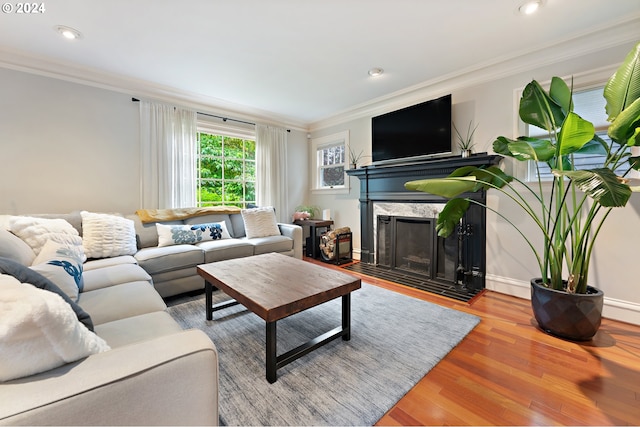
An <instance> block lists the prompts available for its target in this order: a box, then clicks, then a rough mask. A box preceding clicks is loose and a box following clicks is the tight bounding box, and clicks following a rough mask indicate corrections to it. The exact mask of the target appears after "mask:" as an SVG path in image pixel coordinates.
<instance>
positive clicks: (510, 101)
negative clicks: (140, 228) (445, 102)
mask: <svg viewBox="0 0 640 427" xmlns="http://www.w3.org/2000/svg"><path fill="white" fill-rule="evenodd" d="M631 47H632V44H623V45H620V46H617V47H612V48H610V49H608V50H606V51H602V52H598V53H596V54H590V55H587V56H582V57H577V58H572V59H571V60H566V61H557V62H555V63H553V64H548V65H545V66H540V67H535V66H534V67H530V69H526V70H519V71H518V72H515V73H512V74H511V75H507V76H502V74H501V73H499V72H496V75H499V76H502V77H500V78H499V79H495V80H491V81H486V82H483V83H474V84H467V85H465V84H464V82H463V81H462V82H461V81H458V82H455V83H453V84H452V83H447V82H443V83H441V84H439V85H437V86H436V85H434V86H433V87H430V88H426V89H422V92H423V94H422V95H423V97H422V99H421V100H422V101H424V100H428V99H432V98H435V97H437V96H440V95H443V94H445V91H450V93H452V95H453V112H452V113H453V120H454V121H455V122H456V123H457V125H458V127H459V128H460V127H464V128H465V129H466V125H467V124H468V122H469V120H473V122H474V124H475V123H478V124H479V127H478V129H477V131H476V134H475V137H474V141H475V142H476V147H475V151H478V152H481V151H488V152H491V146H492V143H493V140H494V139H495V137H497V136H499V135H504V136H508V137H516V136H518V135H517V103H518V99H517V91H518V90H521V89H522V88H523V87H524V86H525V85H526V84H527V83H528V82H529V81H531V80H532V79H534V78H535V79H536V80H538V81H540V82H544V81H545V80H549V79H550V78H551V77H552V76H554V75H558V76H562V77H566V76H571V75H580V74H582V73H587V72H590V71H592V70H598V69H601V68H602V67H610V66H615V65H617V64H619V63H620V62H621V61H622V60H623V59H624V57H625V55H626V54H627V53H628V52H629V50H630V49H631ZM608 75H610V73H609V74H607V77H608ZM605 81H606V78H605V79H604V80H603V81H601V82H600V83H604V82H605ZM419 101H420V100H416V98H415V95H414V96H413V97H412V98H411V102H412V103H417V102H419ZM397 105H398V104H397V101H396V102H395V104H394V107H397ZM407 105H410V104H407ZM376 114H380V112H376ZM376 114H372V115H376ZM370 120H371V116H368V117H362V118H357V119H352V120H349V121H346V122H345V123H342V124H337V125H336V124H333V125H329V126H327V127H322V125H321V124H320V125H319V126H317V130H314V131H313V132H312V136H313V137H314V138H315V137H318V136H323V135H326V134H331V133H336V132H340V131H344V130H350V131H351V141H350V142H351V145H352V146H353V147H354V148H355V150H356V151H359V150H361V149H364V150H365V152H366V153H367V154H370V153H371V135H370ZM335 122H337V120H336V119H332V123H335ZM461 124H462V125H463V126H461ZM506 167H511V166H510V165H509V164H507V165H506ZM351 180H352V181H351V192H350V193H349V195H348V196H345V197H331V196H330V195H326V196H325V195H317V194H314V195H313V196H312V197H311V203H313V204H317V205H320V206H321V207H322V208H330V209H331V210H332V213H334V215H335V217H336V225H338V226H342V225H349V226H350V227H351V228H352V229H354V230H358V231H359V229H360V225H359V223H360V221H359V202H358V197H359V191H358V184H359V183H358V182H357V181H358V180H357V179H356V178H351ZM488 203H489V205H490V206H491V207H493V208H495V209H498V210H499V211H500V212H501V213H504V214H505V215H506V216H507V217H509V218H512V219H515V221H516V222H517V223H518V225H519V226H521V227H523V229H524V231H525V233H526V234H527V235H531V236H537V234H536V231H535V229H534V228H533V225H531V224H527V223H526V220H525V219H524V218H523V216H522V214H521V213H520V212H519V211H518V208H516V207H514V206H513V204H512V203H511V202H510V201H509V200H506V199H505V198H504V197H500V196H499V195H498V194H497V193H494V192H490V193H489V198H488ZM639 214H640V195H639V194H634V195H633V196H632V199H631V202H630V203H629V205H628V206H627V207H626V208H625V209H621V210H617V211H616V212H614V213H612V215H610V218H609V219H608V220H607V221H608V222H607V223H606V226H605V227H604V229H603V230H602V232H601V236H600V237H599V239H600V240H599V242H598V243H599V246H598V248H597V249H596V250H595V251H594V254H593V259H592V273H591V277H590V280H589V282H590V284H592V285H593V286H596V287H599V288H601V289H602V290H603V291H604V292H605V299H606V304H605V305H606V307H605V313H604V314H605V316H607V317H610V318H617V319H622V320H625V321H629V322H632V323H637V324H640V292H638V289H637V275H636V274H635V269H634V268H633V263H634V262H635V261H636V258H637V256H636V251H637V241H638V239H639V238H640V229H639V228H638V227H637V225H638V224H640V221H639V219H640V215H639ZM359 245H360V240H359V238H357V239H354V247H355V248H356V250H359ZM538 276H540V273H539V270H538V269H537V264H536V262H535V258H534V257H533V255H532V254H531V251H530V249H529V248H528V246H527V245H526V244H525V243H524V241H523V240H522V239H521V238H520V237H519V236H518V234H517V233H516V232H515V231H514V230H513V229H512V228H511V226H510V225H509V224H508V223H506V222H505V221H504V220H502V219H500V218H499V217H498V216H497V215H495V214H492V213H491V212H489V213H488V218H487V288H489V289H494V290H498V291H500V292H504V293H509V294H513V295H518V296H521V297H525V298H528V297H529V292H530V290H529V279H530V278H531V277H538Z"/></svg>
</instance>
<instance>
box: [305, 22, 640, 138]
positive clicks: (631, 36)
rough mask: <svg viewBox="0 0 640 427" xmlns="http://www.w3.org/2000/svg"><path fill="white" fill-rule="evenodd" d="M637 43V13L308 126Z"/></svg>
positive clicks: (639, 29) (311, 128) (333, 122)
mask: <svg viewBox="0 0 640 427" xmlns="http://www.w3.org/2000/svg"><path fill="white" fill-rule="evenodd" d="M638 40H640V13H638V14H636V15H634V16H632V17H630V18H626V19H623V20H619V21H617V22H614V23H612V24H611V23H610V24H609V25H606V26H602V27H595V28H590V29H589V30H587V31H584V32H582V33H581V34H578V35H575V36H573V37H570V38H566V39H562V40H558V41H556V42H554V43H553V44H549V45H546V46H536V47H535V48H531V49H523V51H522V52H521V53H520V54H519V55H517V56H503V57H500V58H495V59H493V60H491V61H486V62H484V63H479V64H476V65H474V66H473V67H469V68H466V69H462V70H459V71H456V72H455V73H450V74H446V75H443V76H439V77H438V78H435V79H431V80H427V81H425V82H422V83H420V84H417V85H414V86H411V87H408V88H405V89H402V90H400V91H397V92H394V93H391V94H388V95H385V96H382V97H379V98H376V99H374V100H371V101H368V102H365V103H362V104H359V105H356V106H354V107H351V108H348V109H346V110H343V111H340V112H338V113H336V114H333V115H331V116H329V117H327V118H324V119H321V120H318V121H315V122H313V123H310V124H309V131H310V132H314V131H318V130H321V129H325V128H329V127H332V126H336V125H340V124H343V123H346V122H350V121H353V120H357V119H360V118H363V117H372V116H376V115H379V114H383V113H386V112H389V111H394V110H397V109H399V108H403V107H406V106H409V105H413V104H416V103H419V102H422V101H424V100H427V99H431V98H437V97H439V96H442V95H446V94H449V93H453V92H455V91H456V90H461V89H465V88H468V87H472V86H475V85H479V84H483V83H487V82H491V81H495V80H498V79H501V78H505V77H508V76H512V75H516V74H519V73H522V72H526V71H528V70H531V69H534V68H541V67H544V66H548V65H552V64H555V63H558V62H561V61H566V60H571V59H575V58H578V57H582V56H585V55H589V54H596V53H598V52H601V51H604V50H606V49H610V48H613V47H616V46H621V45H624V44H627V43H633V42H637V41H638Z"/></svg>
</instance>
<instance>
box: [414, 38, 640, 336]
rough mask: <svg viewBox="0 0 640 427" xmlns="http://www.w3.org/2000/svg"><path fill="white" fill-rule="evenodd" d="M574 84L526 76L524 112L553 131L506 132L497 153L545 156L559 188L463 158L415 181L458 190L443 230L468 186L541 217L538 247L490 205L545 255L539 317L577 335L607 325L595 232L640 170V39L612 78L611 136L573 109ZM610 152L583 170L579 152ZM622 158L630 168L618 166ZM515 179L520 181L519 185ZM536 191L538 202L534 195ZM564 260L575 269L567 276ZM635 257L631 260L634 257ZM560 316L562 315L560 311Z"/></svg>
mask: <svg viewBox="0 0 640 427" xmlns="http://www.w3.org/2000/svg"><path fill="white" fill-rule="evenodd" d="M572 95H573V93H572V89H570V88H569V86H567V84H566V82H564V81H563V80H562V79H560V78H558V77H554V78H553V79H552V81H551V87H550V89H549V91H545V90H544V89H543V88H542V86H541V85H540V84H539V83H538V82H537V81H535V80H533V81H532V82H531V83H529V84H528V85H527V87H526V88H525V89H524V92H523V94H522V99H521V100H520V118H521V119H522V120H523V121H524V122H525V123H528V124H531V125H534V126H537V127H539V128H541V129H545V130H546V131H547V132H548V139H535V138H530V137H520V138H518V139H517V140H511V139H509V138H506V137H503V136H501V137H498V138H497V139H496V141H495V142H494V143H493V149H494V151H495V152H496V153H498V154H502V155H505V156H509V157H513V158H514V159H516V160H520V161H530V160H533V161H535V162H536V165H538V162H546V163H547V164H548V165H549V166H550V168H551V170H552V172H553V182H552V186H551V189H550V192H551V194H545V192H544V191H543V189H544V188H548V186H543V184H542V180H541V179H540V173H539V171H538V174H537V175H538V181H537V182H536V184H535V185H534V186H529V185H527V183H525V182H522V181H520V180H518V179H517V178H515V177H513V176H509V175H507V174H505V173H504V172H503V171H502V170H500V169H499V168H498V167H497V166H491V167H488V168H478V167H466V168H464V167H463V168H459V169H457V170H455V171H454V172H453V173H451V174H450V175H449V177H446V178H440V179H429V180H420V181H411V182H407V183H406V184H405V187H406V188H407V189H410V190H418V191H425V192H428V193H431V194H437V195H441V196H443V197H447V198H451V200H449V201H448V202H447V204H446V206H445V208H444V209H443V211H442V213H441V214H440V215H439V217H438V221H437V230H438V233H439V235H441V236H447V235H449V234H451V233H452V232H453V231H454V229H455V228H456V227H457V225H458V222H459V221H460V219H461V218H462V216H463V215H464V213H465V212H466V211H467V209H468V208H469V207H470V203H471V202H473V203H475V204H479V203H478V202H477V201H470V200H469V198H458V196H460V195H462V194H463V193H466V192H476V191H481V190H489V189H496V190H498V191H500V192H502V193H503V194H505V195H506V196H507V197H509V198H510V199H512V200H513V201H515V202H516V203H517V205H518V206H520V207H521V208H522V210H523V211H524V214H526V216H528V217H530V218H531V219H532V220H533V221H534V222H535V224H536V225H537V226H538V228H539V230H540V232H541V234H542V236H541V237H542V239H541V240H543V242H544V243H543V245H542V246H541V247H536V246H534V244H533V243H532V241H531V240H530V238H529V237H528V236H527V235H525V234H524V232H523V231H521V230H520V229H519V228H518V227H517V226H516V224H515V223H514V222H512V221H510V220H509V219H508V218H506V217H505V216H504V215H503V214H502V213H501V212H499V211H497V210H493V209H492V208H490V207H487V206H486V204H481V205H482V206H485V207H486V208H487V209H492V210H493V211H494V212H495V213H496V214H497V215H499V216H500V217H502V218H503V219H504V220H506V221H507V222H509V223H510V224H511V225H513V227H514V228H515V229H516V231H518V232H519V233H520V235H521V236H522V237H523V238H524V240H525V241H526V243H527V244H528V245H529V247H530V248H531V250H532V252H533V254H534V255H535V258H536V260H537V262H538V265H539V268H540V273H541V278H534V279H532V280H531V304H532V308H533V312H534V315H535V318H536V320H537V322H538V324H539V325H540V327H541V328H542V329H543V330H544V331H546V332H548V333H550V334H553V335H556V336H560V337H563V338H568V339H572V340H589V339H591V338H592V337H593V336H594V335H595V334H596V332H597V330H598V328H599V327H600V322H601V316H602V307H603V299H604V297H603V294H602V292H601V291H600V290H598V289H596V288H593V287H591V286H588V285H587V282H588V275H589V261H590V259H591V251H592V250H593V246H594V243H595V241H596V237H597V236H598V234H599V232H600V230H601V228H602V225H603V223H604V220H605V219H606V218H607V217H608V215H609V213H610V212H611V209H612V208H614V207H623V206H625V205H626V204H627V202H628V200H629V198H630V197H631V193H632V191H640V187H631V186H630V185H629V184H628V182H629V180H628V179H627V178H625V177H626V176H627V175H628V174H629V173H630V172H631V171H632V170H633V169H635V170H640V157H638V156H636V157H634V156H632V155H631V153H630V152H629V151H628V150H627V149H626V148H629V147H634V146H635V147H638V146H640V43H638V44H636V46H635V47H634V48H633V50H632V51H631V52H630V53H629V54H628V55H627V57H626V58H625V60H624V62H623V63H622V65H620V67H619V68H618V70H617V71H616V72H615V74H614V75H613V76H612V77H611V78H610V79H609V81H608V82H607V84H606V86H605V88H604V97H605V99H606V102H607V103H606V107H605V109H606V112H607V114H608V120H609V122H610V125H609V128H608V131H607V134H608V136H609V138H610V139H611V142H607V141H605V140H603V139H602V138H600V137H599V136H598V135H596V134H595V128H594V125H593V124H592V123H591V122H588V121H587V120H584V119H583V118H581V117H580V116H579V115H578V114H576V113H575V112H573V100H572ZM577 153H590V154H591V153H598V154H603V155H604V156H603V157H604V159H605V160H604V161H603V163H602V164H601V165H600V166H599V167H597V168H594V169H588V170H577V169H576V168H575V166H574V163H573V155H574V154H577ZM621 167H622V168H624V172H623V173H622V176H618V175H617V174H616V172H615V171H616V170H617V169H619V168H621ZM514 181H516V182H517V183H518V185H517V186H516V185H514V184H513V182H514ZM531 195H533V196H534V197H535V200H537V201H538V206H537V207H536V206H533V205H532V204H530V202H529V201H527V198H531V197H530V196H531ZM563 267H564V268H566V269H567V270H568V276H567V278H566V279H563V276H562V275H563ZM629 267H630V266H629ZM558 316H561V317H558Z"/></svg>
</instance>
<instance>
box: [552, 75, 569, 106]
mask: <svg viewBox="0 0 640 427" xmlns="http://www.w3.org/2000/svg"><path fill="white" fill-rule="evenodd" d="M549 96H550V97H551V98H552V99H553V100H554V101H555V102H556V104H558V105H559V106H560V107H561V108H562V110H563V111H564V113H565V114H569V112H570V111H573V105H572V104H573V100H572V96H571V89H569V86H567V83H566V82H565V81H564V80H562V79H561V78H560V77H553V78H552V79H551V87H550V88H549Z"/></svg>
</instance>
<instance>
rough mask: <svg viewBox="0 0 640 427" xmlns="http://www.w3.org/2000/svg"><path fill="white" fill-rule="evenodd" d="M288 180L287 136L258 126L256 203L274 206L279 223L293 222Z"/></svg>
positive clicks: (268, 127) (279, 129)
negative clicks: (290, 210)
mask: <svg viewBox="0 0 640 427" xmlns="http://www.w3.org/2000/svg"><path fill="white" fill-rule="evenodd" d="M287 187H288V179H287V132H286V130H285V129H282V128H276V127H271V126H264V125H256V203H257V204H258V206H273V207H274V208H275V209H276V218H277V219H278V222H290V220H291V218H290V215H291V212H289V194H288V190H287Z"/></svg>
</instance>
